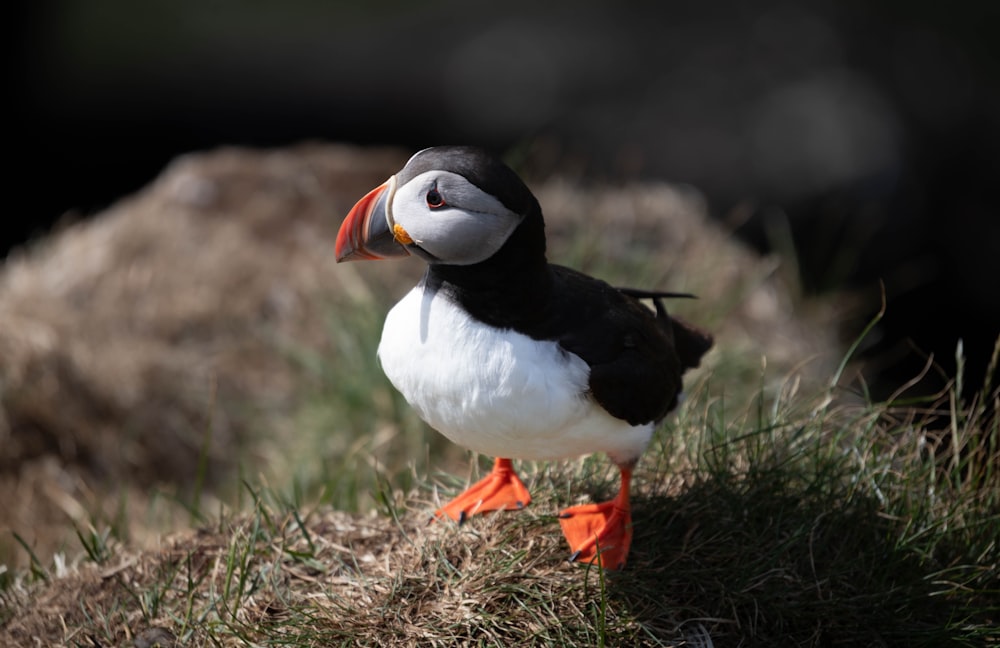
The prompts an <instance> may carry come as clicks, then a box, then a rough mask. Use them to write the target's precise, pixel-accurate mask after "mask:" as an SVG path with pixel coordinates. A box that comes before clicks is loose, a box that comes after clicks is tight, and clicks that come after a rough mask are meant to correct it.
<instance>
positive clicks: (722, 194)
mask: <svg viewBox="0 0 1000 648" xmlns="http://www.w3.org/2000/svg"><path fill="white" fill-rule="evenodd" d="M496 7H502V8H501V9H496ZM488 8H493V12H490V11H489V10H488ZM14 18H15V19H14V20H13V21H12V23H11V24H12V26H13V38H12V39H10V40H9V41H8V42H9V43H11V44H12V47H13V52H12V56H10V57H9V58H8V60H10V61H12V63H13V65H12V70H11V74H10V75H9V78H10V80H11V83H10V87H11V88H12V90H13V91H12V92H11V93H10V94H9V98H8V102H9V104H11V105H12V108H13V111H12V119H11V122H10V129H11V138H10V140H9V141H10V143H11V146H10V147H9V148H8V153H9V158H10V164H8V166H9V167H11V168H12V169H13V171H12V172H11V173H10V175H9V176H8V178H9V179H8V182H7V183H5V184H8V190H9V192H10V193H9V195H10V197H11V200H10V201H9V206H8V209H7V213H6V215H5V217H4V221H3V224H4V228H3V232H2V239H0V244H2V250H0V251H6V250H8V249H9V248H10V247H11V246H14V245H17V244H19V243H21V242H23V241H25V240H28V239H30V238H33V237H37V236H39V235H41V234H43V233H44V232H45V231H47V230H48V229H49V228H50V227H51V226H52V225H53V223H54V222H56V221H57V220H58V219H60V218H61V217H64V215H65V214H67V213H69V214H72V215H75V217H81V216H86V215H88V214H91V213H94V212H95V211H98V210H100V209H101V208H103V207H105V206H107V205H109V204H110V203H112V202H113V201H114V200H116V199H118V198H120V197H122V196H124V195H126V194H128V193H131V192H133V191H135V190H137V189H139V188H140V187H142V186H143V185H145V184H146V183H147V182H149V181H150V180H151V179H152V178H154V177H155V176H156V175H157V174H158V172H159V171H160V170H161V169H162V168H163V167H164V165H165V164H166V163H167V162H168V161H169V160H170V159H172V158H173V157H175V156H177V155H178V154H181V153H183V152H186V151H192V150H200V149H209V148H214V147H216V146H219V145H225V144H238V145H251V146H281V145H286V144H292V143H296V142H299V141H302V140H312V139H317V140H329V141H343V142H353V143H358V144H392V145H402V146H407V147H412V148H422V147H424V146H429V145H433V144H443V143H474V144H480V145H485V146H488V147H492V148H494V149H496V150H498V151H503V152H507V153H508V156H509V158H510V159H514V160H515V161H519V162H518V165H519V168H521V169H522V170H524V171H525V172H527V173H529V174H530V173H534V174H537V175H539V176H540V175H545V174H549V173H552V172H555V171H559V172H566V173H571V174H574V175H575V176H577V177H579V178H580V179H582V180H594V181H611V182H618V181H625V180H630V179H665V180H668V181H671V182H681V183H690V184H692V185H694V186H696V187H697V188H698V189H700V190H701V191H702V192H704V193H705V195H706V196H707V198H708V200H709V206H710V209H711V212H712V214H713V216H715V217H717V218H719V219H722V220H725V221H727V222H728V223H730V224H731V225H733V226H735V227H736V228H737V232H738V233H739V235H740V236H742V237H743V238H744V239H745V240H747V241H749V242H751V243H752V244H753V245H755V246H757V247H759V248H760V249H774V248H777V249H778V251H780V252H783V253H789V252H792V253H794V256H795V258H796V260H797V262H798V265H799V268H800V272H801V280H802V283H803V285H804V287H805V289H806V290H807V291H808V292H811V293H823V292H825V291H829V290H832V289H839V288H851V289H855V290H858V291H859V293H860V294H862V295H865V296H867V297H868V298H870V299H872V300H873V301H871V302H870V303H869V306H868V307H867V309H863V310H862V311H861V312H859V313H858V316H857V317H855V318H853V319H851V320H850V321H848V322H847V323H846V324H845V336H846V337H849V336H850V335H851V334H852V333H854V332H856V331H857V330H858V328H859V327H860V326H861V325H862V324H863V323H864V321H865V319H866V317H868V316H870V315H871V313H873V312H874V310H875V308H876V304H875V301H874V300H875V298H876V295H877V293H878V286H879V282H880V281H881V282H884V285H885V288H886V291H887V295H888V299H889V305H888V311H887V313H886V316H885V319H884V320H883V322H882V323H881V324H880V326H879V327H878V329H877V330H876V332H875V333H874V334H873V335H872V336H871V337H870V338H869V341H868V344H867V347H866V354H867V356H868V366H869V369H870V372H869V379H870V380H872V381H873V383H874V387H875V390H874V391H875V394H876V396H884V395H886V394H888V393H889V392H890V391H892V390H893V389H894V388H895V387H896V386H898V385H899V384H901V383H902V382H903V381H905V380H908V379H909V378H912V377H913V376H915V375H916V374H917V373H918V371H919V369H920V367H921V366H922V364H923V358H922V357H921V354H922V353H934V354H935V357H936V358H937V359H938V360H939V361H940V362H941V364H942V365H943V367H944V368H945V370H946V371H951V370H953V369H952V368H953V366H954V360H953V358H954V351H955V345H956V341H957V339H958V338H960V337H961V338H962V339H963V341H964V349H965V353H966V355H967V356H968V368H967V373H968V381H969V382H970V384H972V385H973V386H975V384H977V383H976V381H977V380H978V379H981V377H982V376H983V375H984V373H985V369H986V363H987V360H988V357H989V353H990V351H991V350H992V348H993V342H994V340H995V338H996V336H997V334H998V332H1000V260H998V257H1000V218H998V216H1000V214H998V209H997V207H996V204H997V201H996V193H995V192H996V189H995V181H996V178H997V171H998V165H997V155H998V153H1000V84H998V74H1000V62H998V43H1000V37H998V35H997V34H998V27H1000V3H998V2H991V1H987V0H984V1H982V2H965V3H963V2H947V3H942V2H903V1H900V2H885V1H883V2H874V3H872V2H860V1H858V2H839V3H834V2H791V1H789V2H763V3H752V6H751V3H742V2H735V1H727V2H718V3H700V4H699V5H698V6H697V8H696V7H694V6H693V5H692V6H686V5H682V4H671V3H662V2H631V3H627V2H621V1H611V0H606V1H603V2H566V1H557V2H549V3H540V2H530V3H525V2H507V3H503V4H502V5H500V4H499V3H490V4H487V3H483V4H482V5H477V4H476V3H470V2H468V1H460V0H439V1H433V2H425V3H419V4H418V3H414V2H402V1H400V2H379V3H375V2H367V3H339V2H321V1H318V0H291V1H286V2H280V3H279V2H271V3H266V2H249V1H243V2H236V1H221V0H217V1H204V2H179V1H177V0H174V1H172V2H164V1H150V2H132V1H129V0H105V1H94V2H83V1H80V2H33V3H24V5H23V6H20V7H19V8H18V9H16V10H15V16H14ZM915 350H919V351H915ZM941 384H942V383H941V380H938V379H936V378H934V377H933V376H932V378H931V379H930V380H928V381H926V383H925V385H924V386H923V390H924V391H932V390H934V389H936V388H938V387H940V385H941Z"/></svg>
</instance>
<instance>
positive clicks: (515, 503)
mask: <svg viewBox="0 0 1000 648" xmlns="http://www.w3.org/2000/svg"><path fill="white" fill-rule="evenodd" d="M530 503H531V495H530V494H529V493H528V489H527V488H526V487H525V486H524V483H523V482H522V481H521V479H520V478H519V477H518V476H517V475H516V474H515V473H514V466H513V464H511V461H510V459H501V458H499V457H498V458H497V460H496V461H495V462H494V463H493V470H491V471H490V474H489V475H487V476H486V477H484V478H483V479H481V480H480V481H478V482H476V483H475V484H473V485H472V486H470V487H469V488H468V490H466V491H465V492H464V493H462V494H461V495H459V496H458V497H456V498H455V499H453V500H451V501H450V502H448V503H447V504H446V505H445V506H443V507H442V508H440V509H438V510H437V512H436V513H435V514H434V517H435V518H441V517H444V516H448V517H450V518H451V519H452V520H455V521H456V522H458V523H459V524H461V523H462V522H465V520H466V519H467V518H469V517H470V516H472V515H475V514H476V513H485V512H486V511H500V510H508V511H509V510H512V509H521V508H524V507H525V506H527V505H528V504H530Z"/></svg>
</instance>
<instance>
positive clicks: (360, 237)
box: [335, 176, 410, 263]
mask: <svg viewBox="0 0 1000 648" xmlns="http://www.w3.org/2000/svg"><path fill="white" fill-rule="evenodd" d="M395 189H396V176H392V177H391V178H389V179H388V180H386V181H385V182H383V183H382V184H380V185H379V186H377V187H375V188H374V189H372V190H371V191H369V192H368V193H367V194H365V197H364V198H362V199H361V200H359V201H358V202H357V204H356V205H354V207H353V208H351V211H350V212H349V213H348V214H347V218H345V219H344V222H343V224H342V225H341V226H340V231H339V232H337V245H336V248H335V252H336V257H337V263H340V262H341V261H362V260H371V259H387V258H389V257H400V256H408V255H409V254H410V253H409V252H408V251H407V250H406V248H405V247H404V246H403V245H402V244H401V243H399V242H398V241H397V240H396V238H395V237H394V236H393V231H392V228H391V227H390V225H389V200H390V199H391V198H392V194H393V192H394V191H395Z"/></svg>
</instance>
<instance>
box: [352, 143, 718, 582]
mask: <svg viewBox="0 0 1000 648" xmlns="http://www.w3.org/2000/svg"><path fill="white" fill-rule="evenodd" d="M410 255H412V256H416V257H419V258H421V259H423V260H424V261H425V262H426V264H427V267H426V271H425V273H424V275H423V277H422V278H421V279H420V281H419V283H418V284H417V285H416V287H414V288H413V289H412V290H410V291H409V292H408V293H407V294H406V295H405V296H404V297H403V298H402V299H401V300H400V301H399V302H398V303H397V304H396V305H395V306H393V307H392V308H391V309H390V310H389V312H388V314H387V316H386V319H385V324H384V326H383V330H382V336H381V340H380V342H379V346H378V351H377V360H378V362H379V363H380V364H381V367H382V370H383V371H384V373H385V374H386V376H387V377H388V379H389V381H390V382H391V383H392V385H393V386H394V387H395V389H397V390H398V391H399V392H400V393H401V394H402V395H403V396H404V398H405V399H406V401H407V402H408V403H409V405H410V406H411V407H412V408H413V409H414V410H416V412H417V414H418V415H419V416H420V418H421V419H423V420H424V421H425V422H426V423H427V424H429V425H430V426H431V427H432V428H434V429H436V430H437V431H438V432H440V433H442V434H443V435H444V436H445V437H447V438H448V439H450V440H451V441H452V442H454V443H456V444H458V445H460V446H464V447H466V448H468V449H470V450H472V451H474V452H477V453H479V454H482V455H488V456H491V457H494V464H493V468H492V470H491V471H490V472H489V474H488V475H486V476H485V477H484V478H483V479H482V480H480V481H478V482H476V483H475V484H472V485H471V486H470V487H469V488H468V489H467V490H466V491H464V492H463V493H462V494H460V495H458V496H457V497H455V498H454V499H453V500H451V501H450V502H448V503H447V504H446V505H444V506H442V507H441V508H440V509H438V510H437V511H436V512H435V515H434V518H432V519H444V518H450V519H451V520H454V521H456V522H458V523H459V524H461V523H463V522H464V521H465V520H466V519H468V518H469V517H470V516H472V515H475V514H480V513H484V512H487V511H495V510H516V509H521V508H524V507H525V506H527V505H528V504H530V503H531V494H530V493H529V491H528V488H527V487H526V486H525V484H524V483H523V481H522V480H521V479H520V478H519V476H518V475H517V473H516V471H515V469H514V465H513V461H512V460H513V459H520V460H533V461H555V460H561V459H569V458H573V457H578V456H583V455H589V454H594V453H604V454H605V455H606V456H607V457H608V458H609V459H610V460H611V461H612V462H613V463H614V464H615V465H616V466H617V467H618V469H619V472H620V476H621V481H620V484H621V485H620V488H619V490H618V493H617V495H616V496H615V497H614V498H612V499H611V500H608V501H605V502H599V503H594V504H581V505H576V506H572V507H569V508H567V509H565V510H563V511H561V512H560V513H559V516H558V519H559V524H560V527H561V530H562V532H563V535H564V536H565V538H566V541H567V543H568V544H569V546H570V560H571V561H576V562H580V563H586V564H594V565H600V566H601V567H603V568H604V569H608V570H617V569H621V568H623V567H624V566H625V564H626V561H627V558H628V554H629V551H630V547H631V544H632V517H631V504H630V488H631V482H632V472H633V469H634V468H635V465H636V463H637V461H638V459H639V458H640V456H641V454H642V453H643V451H644V450H645V449H646V447H647V445H648V444H649V442H650V440H651V438H652V435H653V432H654V430H655V428H656V426H657V425H658V424H659V423H660V422H661V421H662V420H663V419H664V418H665V417H666V416H667V414H668V413H669V412H671V411H672V410H673V409H674V408H675V407H676V406H677V405H678V400H679V398H680V397H681V396H682V387H683V385H682V374H683V373H684V372H685V371H686V370H688V369H691V368H694V367H697V366H698V365H699V363H700V361H701V358H702V356H703V355H704V354H705V353H706V352H707V351H708V350H709V348H710V347H711V346H712V344H713V338H712V336H711V335H710V334H709V333H707V332H705V331H703V330H701V329H699V328H697V327H695V326H693V325H690V324H688V323H686V322H684V321H682V320H680V319H677V318H675V317H672V316H670V315H669V314H668V313H667V310H666V308H665V307H664V305H663V301H662V300H663V299H665V298H670V297H691V296H692V295H688V294H687V293H671V292H660V291H646V290H639V289H633V288H617V287H613V286H611V285H610V284H608V283H606V282H604V281H602V280H600V279H597V278H593V277H590V276H588V275H586V274H583V273H581V272H578V271H576V270H573V269H570V268H567V267H564V266H561V265H557V264H553V263H549V261H548V259H547V256H546V238H545V223H544V217H543V214H542V209H541V206H540V204H539V202H538V200H537V199H536V198H535V196H534V195H533V194H532V192H531V191H530V189H528V187H527V185H526V184H525V183H524V182H523V181H522V180H521V178H520V177H519V176H518V175H517V174H516V173H515V172H514V171H513V170H512V169H511V168H510V167H509V166H507V165H506V164H505V163H504V162H503V161H502V160H501V159H500V158H499V157H497V156H495V155H493V154H492V153H490V152H488V151H486V150H484V149H481V148H478V147H472V146H436V147H432V148H426V149H423V150H421V151H419V152H417V153H416V154H414V155H413V156H412V157H411V158H410V159H409V160H408V161H407V162H406V164H405V165H404V166H403V168H402V169H401V170H400V171H398V172H397V173H396V174H394V175H392V176H391V177H390V178H389V179H388V180H386V181H385V182H384V183H382V184H381V185H379V186H378V187H376V188H374V189H372V190H371V191H370V192H368V193H367V194H366V195H365V196H364V197H363V198H361V199H360V200H359V201H357V203H356V204H355V205H354V207H353V208H352V209H351V210H350V212H349V213H348V215H347V217H346V218H345V219H344V221H343V223H342V225H341V226H340V229H339V231H338V232H337V238H336V244H335V258H336V261H337V262H338V263H339V262H342V261H358V260H380V259H391V258H396V257H406V256H410ZM643 300H649V301H651V302H652V306H653V308H650V307H649V306H648V305H647V304H645V303H643Z"/></svg>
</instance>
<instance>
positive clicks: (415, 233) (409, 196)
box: [387, 171, 523, 265]
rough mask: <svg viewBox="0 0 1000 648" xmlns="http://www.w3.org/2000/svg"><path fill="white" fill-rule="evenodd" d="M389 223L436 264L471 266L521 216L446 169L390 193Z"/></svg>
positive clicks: (484, 256)
mask: <svg viewBox="0 0 1000 648" xmlns="http://www.w3.org/2000/svg"><path fill="white" fill-rule="evenodd" d="M387 211H388V215H387V216H388V219H389V226H390V227H392V226H393V225H399V226H401V227H402V228H403V229H404V230H406V233H407V234H408V235H409V236H410V238H412V239H413V242H414V243H415V244H416V245H418V246H420V247H421V248H422V249H424V250H425V251H427V252H428V253H430V254H431V255H433V256H434V257H435V258H437V259H438V260H439V261H440V262H441V263H447V264H451V265H471V264H473V263H479V262H480V261H485V260H486V259H488V258H490V257H491V256H493V254H495V253H496V252H497V250H499V249H500V248H501V247H502V246H503V244H504V243H505V242H506V241H507V239H508V238H509V237H510V235H511V233H512V232H513V231H514V229H515V228H516V227H517V226H518V224H520V222H521V219H522V218H523V217H522V216H520V215H519V214H516V213H514V212H512V211H511V210H509V209H507V208H506V207H504V206H503V203H501V202H500V201H499V200H497V199H496V198H494V197H493V196H491V195H490V194H488V193H486V192H484V191H483V190H482V189H480V188H479V187H477V186H475V185H474V184H472V183H471V182H469V181H468V180H467V179H465V178H464V177H463V176H461V175H458V174H457V173H452V172H450V171H426V172H424V173H421V174H420V175H418V176H416V177H414V178H413V179H412V180H410V181H409V182H407V183H406V184H405V185H403V186H401V187H394V188H393V190H392V195H391V196H390V197H389V201H388V206H387Z"/></svg>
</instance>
